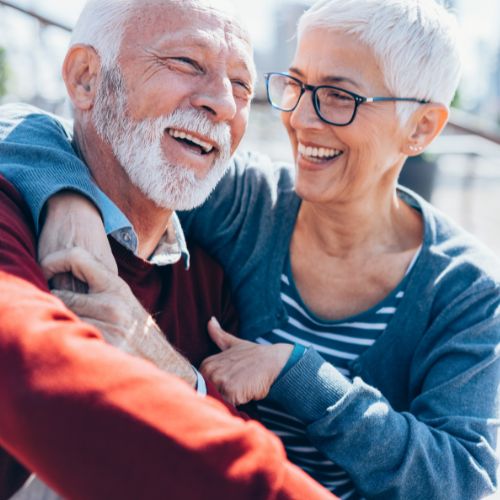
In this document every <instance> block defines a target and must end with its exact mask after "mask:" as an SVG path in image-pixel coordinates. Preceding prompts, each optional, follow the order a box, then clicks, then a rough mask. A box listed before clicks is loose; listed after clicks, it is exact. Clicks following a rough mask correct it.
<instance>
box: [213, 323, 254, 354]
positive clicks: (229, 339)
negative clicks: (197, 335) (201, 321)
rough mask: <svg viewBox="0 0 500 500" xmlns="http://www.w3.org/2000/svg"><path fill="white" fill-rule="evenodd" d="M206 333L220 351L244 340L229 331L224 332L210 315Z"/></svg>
mask: <svg viewBox="0 0 500 500" xmlns="http://www.w3.org/2000/svg"><path fill="white" fill-rule="evenodd" d="M207 328H208V334H209V335H210V338H211V339H212V340H213V341H214V342H215V344H216V345H217V347H218V348H219V349H220V350H221V351H225V350H226V349H229V348H230V347H233V346H234V345H237V344H240V343H242V342H245V341H244V340H241V339H239V338H237V337H235V336H234V335H231V334H230V333H227V332H225V331H224V330H223V329H222V327H221V326H220V324H219V322H218V321H217V319H216V318H214V317H212V318H211V319H210V321H209V322H208V327H207Z"/></svg>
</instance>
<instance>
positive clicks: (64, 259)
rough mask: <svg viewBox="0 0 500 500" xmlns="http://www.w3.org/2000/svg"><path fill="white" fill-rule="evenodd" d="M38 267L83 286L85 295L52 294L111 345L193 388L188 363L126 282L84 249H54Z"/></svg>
mask: <svg viewBox="0 0 500 500" xmlns="http://www.w3.org/2000/svg"><path fill="white" fill-rule="evenodd" d="M41 266H42V270H43V272H44V275H45V277H46V278H47V280H50V279H51V278H52V277H53V276H55V275H56V274H59V273H71V274H72V275H73V276H75V277H76V278H77V279H78V280H80V281H81V282H83V283H86V284H87V286H88V293H87V294H80V293H76V292H72V291H69V290H54V291H53V292H52V293H53V294H54V295H56V296H57V297H59V298H60V299H61V300H62V301H63V302H64V303H65V304H66V306H67V307H68V308H69V309H71V310H72V311H73V312H74V313H75V314H77V315H78V316H79V317H80V318H81V319H82V320H83V321H86V322H88V323H91V324H93V325H94V326H95V327H96V328H97V329H98V330H100V331H101V333H102V334H103V336H104V338H105V339H106V340H107V341H108V342H109V343H110V344H112V345H114V346H116V347H118V348H120V349H122V350H124V351H126V352H129V353H131V354H134V355H137V356H140V357H142V358H145V359H148V360H150V361H152V362H153V363H154V364H155V365H157V366H158V368H160V369H162V370H164V371H167V372H169V373H173V374H175V375H177V376H178V377H180V378H182V379H184V380H185V381H186V382H188V383H189V384H190V385H191V386H192V387H194V386H195V385H196V375H195V373H194V370H193V369H192V367H191V365H190V363H189V362H188V361H187V360H186V359H185V358H183V357H182V356H181V355H180V354H179V353H178V352H177V351H175V349H174V348H173V347H172V346H171V345H170V344H169V342H168V341H167V339H166V338H165V337H164V335H163V333H162V332H161V331H160V329H159V328H158V326H157V325H156V323H155V322H154V320H153V318H152V317H151V315H150V314H149V313H148V312H147V311H146V310H145V309H144V308H143V307H142V305H141V304H140V303H139V301H138V300H137V299H136V298H135V296H134V294H133V293H132V290H130V288H129V286H128V285H127V284H126V283H125V281H123V280H122V279H121V278H120V277H118V276H117V275H116V274H115V273H114V272H112V271H110V270H108V269H107V268H106V266H105V265H104V264H102V263H101V262H99V261H97V260H96V259H95V258H94V257H93V256H92V255H90V254H89V253H88V252H87V251H86V250H83V249H81V248H73V249H70V250H59V251H58V252H55V253H53V254H51V255H48V256H46V257H45V258H44V259H43V261H42V262H41Z"/></svg>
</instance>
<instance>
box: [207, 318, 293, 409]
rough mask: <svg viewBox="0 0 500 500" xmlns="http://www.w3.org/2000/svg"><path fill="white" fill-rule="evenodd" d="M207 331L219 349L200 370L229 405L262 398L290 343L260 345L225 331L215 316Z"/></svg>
mask: <svg viewBox="0 0 500 500" xmlns="http://www.w3.org/2000/svg"><path fill="white" fill-rule="evenodd" d="M208 333H209V335H210V337H211V338H212V340H213V341H214V342H215V343H216V344H217V346H218V347H219V348H220V349H221V350H222V352H221V353H219V354H216V355H214V356H210V357H209V358H207V359H206V360H205V361H203V363H202V365H201V367H200V371H201V373H202V374H203V376H205V377H206V378H208V379H209V380H211V381H212V382H213V383H214V384H215V386H216V387H217V389H218V390H219V392H220V393H221V394H222V396H223V397H224V398H225V399H226V400H227V401H228V402H229V403H231V404H232V405H235V406H236V405H241V404H245V403H248V402H249V401H253V400H260V399H264V398H265V397H266V396H267V394H268V393H269V390H270V388H271V386H272V384H273V383H274V381H275V380H276V378H277V377H278V375H279V374H280V372H281V370H282V369H283V367H284V366H285V364H286V362H287V361H288V358H289V357H290V354H291V353H292V350H293V346H292V345H290V344H274V345H259V344H255V343H253V342H248V341H246V340H241V339H239V338H237V337H234V336H233V335H231V334H229V333H227V332H225V331H224V330H223V329H222V328H221V327H220V325H219V323H218V322H217V320H216V319H215V318H212V319H211V320H210V321H209V323H208Z"/></svg>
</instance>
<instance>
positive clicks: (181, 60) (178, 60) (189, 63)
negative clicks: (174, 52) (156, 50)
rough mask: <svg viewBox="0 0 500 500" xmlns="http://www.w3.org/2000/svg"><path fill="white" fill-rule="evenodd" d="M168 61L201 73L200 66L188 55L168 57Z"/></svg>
mask: <svg viewBox="0 0 500 500" xmlns="http://www.w3.org/2000/svg"><path fill="white" fill-rule="evenodd" d="M168 62H169V63H171V64H173V65H176V66H179V67H184V68H186V69H191V70H195V71H196V72H200V73H201V72H202V71H203V69H202V67H201V66H200V65H199V64H198V63H197V62H196V61H194V60H193V59H190V58H189V57H169V58H168Z"/></svg>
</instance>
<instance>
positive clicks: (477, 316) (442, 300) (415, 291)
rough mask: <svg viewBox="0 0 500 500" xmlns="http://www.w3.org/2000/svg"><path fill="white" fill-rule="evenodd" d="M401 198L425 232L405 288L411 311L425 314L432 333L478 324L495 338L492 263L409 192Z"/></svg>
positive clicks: (498, 291)
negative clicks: (416, 212)
mask: <svg viewBox="0 0 500 500" xmlns="http://www.w3.org/2000/svg"><path fill="white" fill-rule="evenodd" d="M402 198H403V199H404V200H405V201H407V202H408V203H409V204H410V205H413V206H415V207H416V208H417V209H419V210H421V212H422V216H423V219H424V227H425V230H424V243H423V247H422V252H421V255H420V257H419V259H418V260H417V262H416V264H415V266H414V268H413V270H412V274H411V278H410V282H409V284H408V293H407V295H408V297H409V298H411V301H412V302H413V304H414V308H416V309H419V307H420V308H423V309H427V310H428V311H429V314H430V317H429V321H430V322H431V323H430V324H433V325H434V326H435V327H436V329H437V331H440V330H441V329H442V328H445V329H446V330H449V329H450V328H451V327H450V325H451V323H454V324H455V325H459V326H460V329H463V328H467V326H470V327H473V326H474V325H478V324H479V323H484V325H486V324H488V325H489V326H488V327H489V328H490V327H493V328H494V331H496V332H498V326H494V325H497V323H498V321H499V320H500V261H499V259H498V257H497V256H496V255H495V254H494V253H493V252H492V251H491V250H490V249H488V248H487V247H486V246H485V245H484V244H482V243H481V242H480V241H478V240H477V239H476V238H475V237H474V236H472V235H471V234H469V233H468V232H467V231H465V230H464V229H462V228H461V227H460V226H458V224H456V223H455V222H454V221H452V220H451V219H450V218H449V217H447V216H446V215H445V214H443V213H441V212H440V211H439V210H437V209H436V208H434V207H433V206H432V205H430V204H429V203H427V202H425V201H424V200H422V199H421V198H419V197H418V196H417V195H415V194H414V193H412V192H411V191H407V190H405V191H404V192H403V194H402ZM430 324H429V325H430ZM439 325H441V326H439ZM445 325H448V326H446V327H445ZM438 327H439V328H438ZM474 328H475V329H476V327H475V326H474ZM451 329H452V330H453V328H451ZM449 333H450V332H449ZM495 335H497V334H495Z"/></svg>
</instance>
